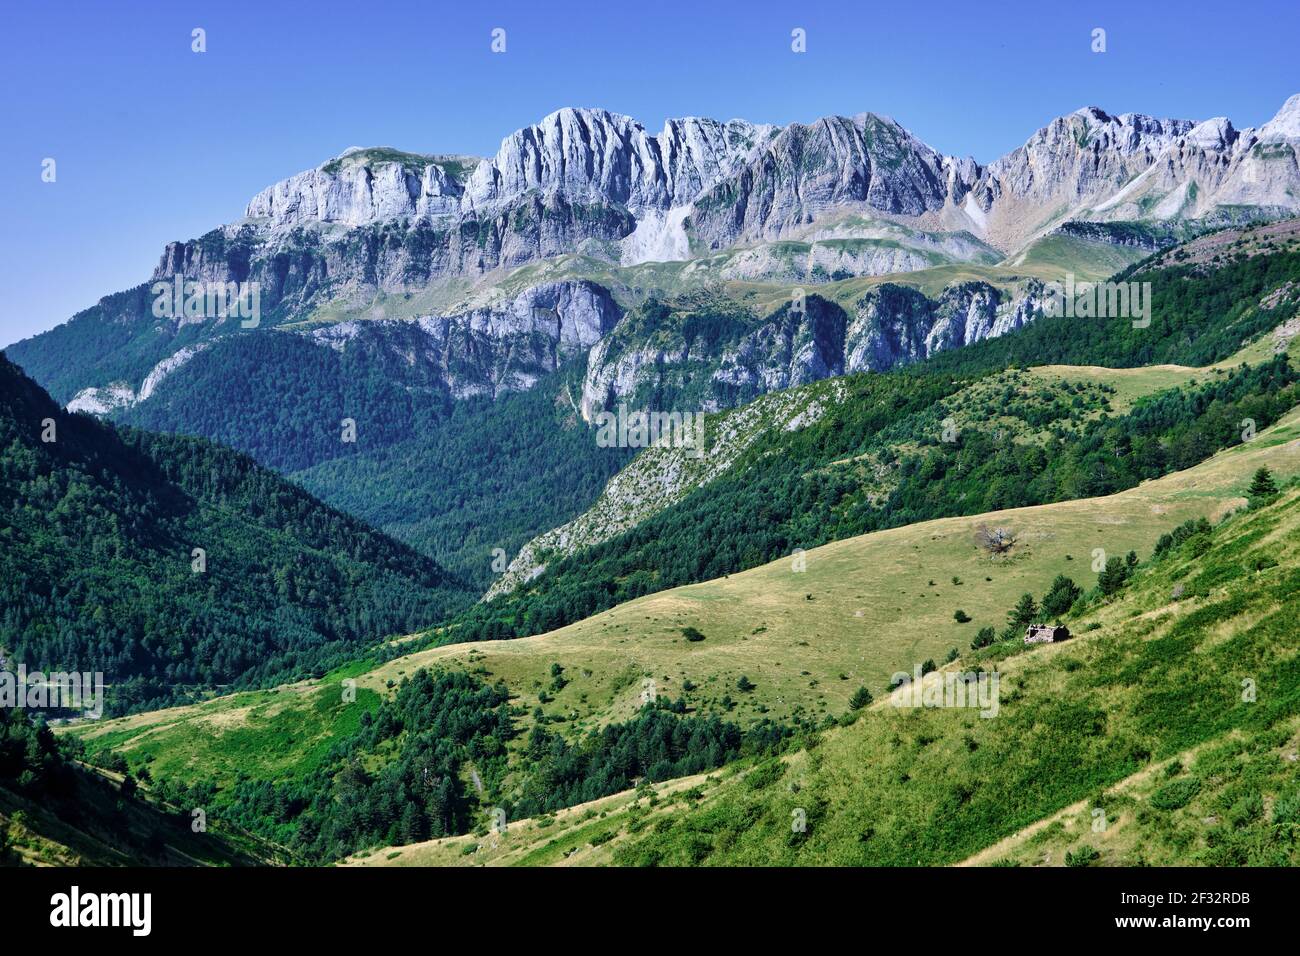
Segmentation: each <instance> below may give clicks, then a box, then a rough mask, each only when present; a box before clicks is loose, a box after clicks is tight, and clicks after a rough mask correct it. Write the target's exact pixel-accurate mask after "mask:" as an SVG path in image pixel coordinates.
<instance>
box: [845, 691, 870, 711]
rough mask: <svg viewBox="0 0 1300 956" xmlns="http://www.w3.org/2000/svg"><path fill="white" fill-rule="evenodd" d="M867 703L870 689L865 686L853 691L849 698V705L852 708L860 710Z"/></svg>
mask: <svg viewBox="0 0 1300 956" xmlns="http://www.w3.org/2000/svg"><path fill="white" fill-rule="evenodd" d="M869 703H871V691H869V690H867V689H866V688H865V687H859V688H858V689H857V690H856V691H854V692H853V696H852V697H851V698H849V707H850V708H851V709H853V710H861V709H862V708H863V707H866V706H867V705H868V704H869Z"/></svg>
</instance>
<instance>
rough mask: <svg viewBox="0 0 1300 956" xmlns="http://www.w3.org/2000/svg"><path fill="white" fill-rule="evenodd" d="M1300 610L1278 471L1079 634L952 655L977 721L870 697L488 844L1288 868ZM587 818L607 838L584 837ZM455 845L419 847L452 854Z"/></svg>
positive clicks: (683, 853)
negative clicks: (725, 760) (776, 738)
mask: <svg viewBox="0 0 1300 956" xmlns="http://www.w3.org/2000/svg"><path fill="white" fill-rule="evenodd" d="M1292 443H1293V444H1294V439H1292ZM1273 447H1275V448H1276V447H1279V446H1276V445H1275V446H1273ZM1256 569H1258V570H1256ZM1178 584H1181V585H1183V591H1182V592H1181V594H1180V596H1178V597H1176V598H1175V597H1174V596H1173V594H1174V587H1175V585H1178ZM1297 614H1300V490H1297V489H1294V488H1293V489H1292V490H1291V491H1290V492H1288V493H1286V494H1284V495H1283V496H1281V498H1280V499H1279V500H1278V501H1276V502H1275V503H1273V504H1271V505H1269V506H1267V507H1265V508H1262V509H1259V510H1255V511H1248V512H1241V513H1239V514H1237V515H1235V516H1234V517H1233V518H1231V519H1230V520H1228V521H1227V522H1226V523H1225V524H1223V525H1222V526H1221V527H1219V528H1218V529H1217V530H1216V532H1215V533H1214V534H1213V536H1212V537H1210V538H1209V539H1203V540H1202V541H1200V542H1199V544H1198V543H1197V542H1195V541H1193V542H1189V543H1188V544H1187V545H1186V546H1184V547H1183V548H1181V549H1180V550H1177V551H1175V552H1174V553H1172V554H1171V555H1170V556H1169V557H1167V558H1166V559H1164V560H1161V561H1159V562H1157V563H1154V564H1151V565H1148V566H1146V567H1144V568H1143V569H1141V570H1140V571H1139V573H1138V576H1137V578H1136V579H1135V580H1134V581H1133V582H1132V583H1131V584H1130V585H1129V586H1128V587H1127V588H1126V589H1125V590H1124V591H1122V592H1121V593H1120V595H1118V596H1117V598H1116V599H1115V600H1114V601H1113V602H1111V603H1106V604H1101V605H1097V606H1094V607H1092V608H1091V609H1089V610H1087V611H1085V612H1083V614H1082V615H1081V617H1080V618H1079V619H1078V620H1077V621H1072V622H1071V623H1072V624H1077V628H1076V631H1077V635H1078V636H1076V637H1075V638H1074V639H1073V640H1071V641H1069V642H1067V643H1062V644H1055V645H1046V646H1040V647H1038V648H1035V649H1032V650H1024V649H1023V648H1021V647H1018V646H1017V647H1010V646H1009V645H1003V646H995V647H994V648H992V649H990V650H988V651H986V652H982V653H981V654H980V655H978V658H977V659H975V660H971V661H967V662H965V663H963V664H960V665H957V666H959V667H972V666H982V667H984V668H985V669H996V671H997V672H998V673H999V676H1000V679H1001V682H1002V693H1001V695H1000V710H999V713H998V715H997V716H996V717H994V718H992V719H987V720H986V719H982V718H980V717H979V716H977V715H976V713H975V712H974V711H972V710H965V709H957V708H925V709H917V708H908V707H896V706H894V704H893V702H892V701H890V700H887V699H886V700H881V701H879V702H878V703H877V704H876V705H874V706H873V707H871V708H870V709H869V710H868V711H866V712H864V713H863V714H861V715H860V716H859V717H858V718H857V719H856V720H854V721H853V722H852V723H851V724H850V725H848V726H843V727H840V728H837V729H834V730H830V731H828V732H825V733H823V734H821V735H818V736H816V737H813V738H812V739H811V740H810V741H809V743H808V745H807V746H805V747H804V748H803V749H800V750H797V751H795V752H792V753H790V754H787V755H786V756H784V757H782V758H778V759H773V760H769V761H767V762H766V763H764V764H760V765H759V766H758V767H755V768H753V769H750V768H749V767H742V766H733V767H729V768H724V770H723V771H721V772H719V773H717V774H714V775H712V776H710V777H706V778H704V779H702V780H699V781H690V782H689V783H690V787H689V790H679V791H677V792H678V793H680V794H682V795H685V794H686V793H687V792H689V793H690V794H691V797H690V798H689V799H685V800H680V801H679V802H678V803H677V804H676V805H674V806H672V807H671V810H668V811H664V810H663V809H662V806H663V804H664V803H665V802H667V801H666V799H665V798H663V797H660V798H658V800H657V802H655V803H652V802H651V801H650V800H649V799H641V798H639V797H637V796H636V795H633V794H624V795H619V796H615V797H611V798H608V801H607V802H606V803H604V804H603V809H604V816H603V817H601V818H600V825H599V827H598V828H597V827H594V826H592V827H590V828H588V829H585V830H582V831H575V832H574V833H573V834H572V836H571V837H569V838H568V839H567V841H566V840H563V839H561V840H558V841H557V842H556V843H554V844H551V843H549V842H548V841H550V840H555V839H556V837H555V836H553V835H552V833H551V830H550V827H549V826H547V827H539V826H537V825H536V824H537V822H538V821H521V822H520V824H519V825H518V827H517V829H518V835H517V837H516V838H515V839H516V840H517V842H516V843H515V844H513V845H512V846H511V848H510V850H509V851H508V853H505V854H503V855H501V856H500V857H498V858H497V862H500V863H518V864H529V863H547V862H552V863H553V862H558V860H557V859H556V856H555V851H557V850H558V851H560V855H561V857H562V859H563V860H565V861H576V862H590V863H606V862H612V863H616V864H638V865H645V864H659V865H695V866H698V865H715V864H726V865H830V864H837V865H936V864H940V865H941V864H962V863H965V864H975V865H990V864H1008V863H1010V864H1019V865H1062V864H1064V865H1075V866H1080V865H1085V866H1097V865H1111V864H1121V865H1160V864H1182V865H1188V864H1192V865H1215V866H1223V865H1237V866H1240V865H1285V866H1294V865H1296V864H1297V862H1300V785H1298V784H1297V779H1296V772H1295V766H1296V763H1297V761H1300V650H1298V649H1297V648H1296V646H1295V642H1294V622H1295V619H1296V617H1297ZM1092 625H1096V627H1093V626H1092ZM1246 680H1249V681H1251V682H1253V686H1254V687H1255V688H1256V690H1257V692H1256V693H1255V694H1253V695H1249V694H1245V693H1243V682H1244V681H1246ZM674 783H678V784H681V785H683V786H684V785H685V784H686V783H687V782H683V781H675V782H674ZM593 809H595V808H589V809H584V808H574V809H573V810H572V811H569V812H570V813H572V814H575V815H576V816H577V817H578V819H579V820H590V819H591V817H590V813H591V811H592V810H593ZM1097 811H1100V814H1098V813H1097ZM652 814H653V815H652ZM792 821H793V822H802V823H803V824H804V825H803V826H802V827H798V826H793V825H792ZM597 830H598V833H597V836H598V837H599V838H600V839H601V840H602V841H604V840H605V835H606V834H610V835H611V836H609V838H608V841H607V842H603V843H602V844H601V846H609V847H611V848H612V849H611V850H609V851H607V853H608V855H607V856H605V855H602V854H599V853H596V852H594V851H595V850H596V849H598V848H596V847H592V849H591V850H588V849H587V847H588V846H589V845H590V842H591V841H590V836H591V834H592V832H593V831H597ZM445 842H446V841H444V843H445ZM412 849H413V850H414V849H415V848H412ZM450 850H451V847H450V846H436V847H429V848H424V847H422V848H420V849H419V853H420V856H419V857H417V858H418V859H422V860H423V861H424V862H429V863H448V864H456V863H463V862H464V858H463V857H461V858H457V857H455V856H454V855H453V854H452V853H451V852H450ZM575 850H576V851H579V852H580V853H587V854H589V855H587V856H586V857H583V856H580V855H579V854H578V853H574V852H573V851H575ZM565 853H570V854H571V855H568V856H565V855H564V854H565Z"/></svg>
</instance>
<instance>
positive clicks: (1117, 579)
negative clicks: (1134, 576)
mask: <svg viewBox="0 0 1300 956" xmlns="http://www.w3.org/2000/svg"><path fill="white" fill-rule="evenodd" d="M1132 570H1133V569H1132V568H1131V567H1130V566H1129V565H1128V564H1126V563H1125V561H1124V559H1123V558H1118V557H1115V558H1110V559H1108V560H1107V561H1106V567H1105V568H1103V569H1102V572H1101V573H1100V574H1099V575H1097V587H1099V588H1101V593H1102V594H1104V595H1106V597H1110V596H1111V595H1112V594H1114V593H1115V592H1116V591H1118V590H1119V589H1120V588H1122V587H1123V586H1124V582H1125V581H1127V580H1128V576H1129V574H1130V573H1131V572H1132Z"/></svg>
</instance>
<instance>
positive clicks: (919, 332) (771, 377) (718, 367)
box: [580, 280, 1044, 421]
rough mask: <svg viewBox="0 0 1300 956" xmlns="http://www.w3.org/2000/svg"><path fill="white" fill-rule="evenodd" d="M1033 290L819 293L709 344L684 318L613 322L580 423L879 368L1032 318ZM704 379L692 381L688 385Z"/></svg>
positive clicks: (721, 403)
mask: <svg viewBox="0 0 1300 956" xmlns="http://www.w3.org/2000/svg"><path fill="white" fill-rule="evenodd" d="M1043 304H1044V298H1043V287H1042V284H1041V283H1039V282H1038V281H1037V280H1029V281H1027V282H1025V283H1023V284H1022V285H1021V286H1019V287H1017V288H1015V289H1013V290H1010V291H1004V290H1000V289H998V288H996V287H994V286H992V285H989V284H988V283H984V282H967V283H962V284H960V285H956V286H950V287H949V288H947V289H945V290H944V291H943V292H942V293H941V294H940V295H939V296H938V297H937V298H933V299H932V298H929V297H928V296H926V295H925V294H924V293H922V292H920V291H919V290H917V289H914V288H911V287H908V286H902V285H897V284H894V283H884V284H882V285H880V286H877V287H875V288H873V289H871V290H869V291H868V292H866V293H865V294H863V295H862V296H861V297H860V298H859V299H858V300H857V302H856V303H855V304H854V306H853V308H852V309H851V310H848V311H846V310H844V309H842V308H841V307H840V306H838V305H836V304H835V303H832V302H829V301H827V300H825V299H823V298H821V297H820V296H808V297H807V299H806V301H805V302H804V304H803V308H802V309H800V308H798V307H797V306H796V305H795V304H794V303H793V302H792V303H790V304H787V305H784V306H782V307H781V308H779V309H777V310H775V311H774V312H772V313H771V314H770V315H768V316H767V317H765V318H762V319H751V321H749V322H747V323H736V322H733V323H731V324H730V326H729V327H728V328H727V330H726V331H724V332H723V334H721V336H720V337H719V338H718V339H717V340H716V341H714V342H713V343H703V346H702V342H701V340H700V339H698V338H697V339H689V338H688V336H687V335H686V334H685V329H686V328H687V327H688V321H689V319H688V321H687V322H674V321H669V320H667V319H661V320H660V321H656V322H652V323H639V324H636V325H635V328H634V329H632V330H627V329H623V328H620V329H618V330H616V331H615V332H614V334H612V335H610V336H607V337H606V338H604V339H602V340H601V341H600V342H599V343H597V344H596V346H595V347H594V348H593V349H592V350H591V352H590V354H589V355H588V358H587V372H586V376H585V379H584V381H583V391H582V400H581V405H580V409H581V412H582V415H583V417H584V418H585V419H586V420H587V421H592V420H594V418H595V416H596V415H597V414H599V413H600V412H601V411H602V410H605V409H609V408H612V407H614V406H615V405H616V404H618V403H619V402H620V401H624V400H627V399H636V398H637V397H638V396H658V397H660V399H661V400H662V399H663V397H664V396H673V397H676V398H679V399H681V398H686V397H688V396H689V400H690V401H691V402H692V403H693V404H692V405H691V407H692V408H698V409H700V410H703V411H715V410H717V409H720V408H727V407H730V406H732V405H737V404H741V403H743V402H747V401H750V400H752V399H754V398H755V397H757V396H759V395H763V394H765V393H767V392H773V391H776V390H778V389H786V388H791V387H795V386H799V385H804V384H807V383H809V382H815V381H818V380H820V379H824V378H831V377H834V376H838V375H844V374H847V373H852V372H883V371H887V370H889V369H892V368H896V367H898V366H900V365H908V364H911V363H913V362H919V361H922V360H924V359H926V358H928V357H929V356H931V355H933V354H935V353H936V352H941V351H944V350H946V349H952V348H961V347H962V346H965V345H970V344H971V343H973V342H979V341H982V340H984V339H988V338H996V337H998V336H1001V335H1006V334H1007V333H1008V332H1012V331H1014V330H1016V329H1018V328H1021V327H1023V326H1024V325H1026V324H1028V323H1029V322H1032V321H1033V320H1034V319H1035V318H1036V317H1037V316H1038V315H1039V314H1041V310H1042V307H1043ZM698 382H704V383H706V385H705V386H704V387H701V386H699V385H696V384H684V383H698Z"/></svg>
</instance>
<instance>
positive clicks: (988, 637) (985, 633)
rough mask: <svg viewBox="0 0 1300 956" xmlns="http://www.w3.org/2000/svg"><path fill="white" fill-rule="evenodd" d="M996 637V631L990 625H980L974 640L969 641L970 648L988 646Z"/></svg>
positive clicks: (975, 648)
mask: <svg viewBox="0 0 1300 956" xmlns="http://www.w3.org/2000/svg"><path fill="white" fill-rule="evenodd" d="M996 639H997V633H996V632H995V631H994V630H993V628H992V627H981V628H980V629H979V633H977V634H976V635H975V640H973V641H971V642H970V646H971V650H974V651H977V650H979V649H980V648H981V647H988V646H989V645H990V644H992V643H993V642H994V640H996Z"/></svg>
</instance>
